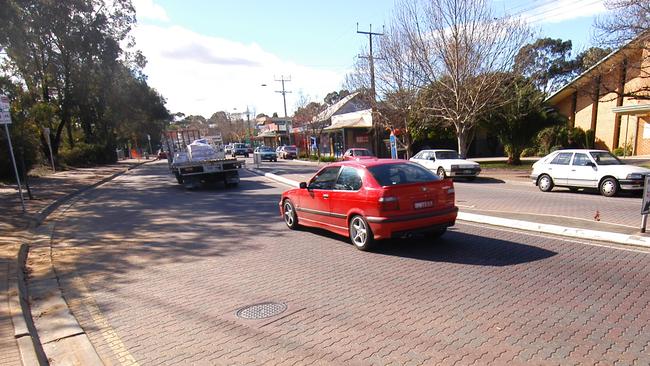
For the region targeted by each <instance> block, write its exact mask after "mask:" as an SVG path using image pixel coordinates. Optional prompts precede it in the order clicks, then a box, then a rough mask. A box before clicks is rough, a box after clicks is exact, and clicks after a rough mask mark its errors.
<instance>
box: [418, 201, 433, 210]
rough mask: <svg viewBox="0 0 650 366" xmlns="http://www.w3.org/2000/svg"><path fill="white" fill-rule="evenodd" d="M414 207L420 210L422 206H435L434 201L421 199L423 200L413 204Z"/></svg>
mask: <svg viewBox="0 0 650 366" xmlns="http://www.w3.org/2000/svg"><path fill="white" fill-rule="evenodd" d="M413 207H414V208H415V209H416V210H418V209H421V208H428V207H433V201H421V202H415V203H414V204H413Z"/></svg>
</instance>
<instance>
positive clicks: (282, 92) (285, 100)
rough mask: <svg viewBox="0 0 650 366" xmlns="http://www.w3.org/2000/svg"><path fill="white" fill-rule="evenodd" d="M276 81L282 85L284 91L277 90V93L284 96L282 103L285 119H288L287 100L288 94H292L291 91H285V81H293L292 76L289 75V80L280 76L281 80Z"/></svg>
mask: <svg viewBox="0 0 650 366" xmlns="http://www.w3.org/2000/svg"><path fill="white" fill-rule="evenodd" d="M275 81H279V82H281V83H282V90H276V91H275V92H276V93H280V94H282V101H283V102H284V117H285V118H286V117H287V98H286V94H287V93H291V91H289V90H284V82H285V81H291V75H289V78H288V79H285V78H284V75H280V79H275Z"/></svg>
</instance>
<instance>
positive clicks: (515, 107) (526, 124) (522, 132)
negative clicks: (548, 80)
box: [482, 74, 558, 165]
mask: <svg viewBox="0 0 650 366" xmlns="http://www.w3.org/2000/svg"><path fill="white" fill-rule="evenodd" d="M509 77H510V78H511V79H512V81H509V82H508V85H510V87H509V88H502V91H503V93H504V94H505V95H504V96H503V99H504V100H507V101H508V102H507V103H505V104H503V105H502V106H500V107H499V108H497V109H495V110H493V111H492V113H490V114H489V115H487V117H486V119H485V120H484V121H483V123H482V125H483V126H484V127H485V128H487V129H488V130H489V131H491V132H492V133H494V134H495V135H496V136H497V138H498V139H499V141H500V142H501V144H502V145H503V146H504V149H505V151H506V153H507V154H508V164H512V165H520V164H521V153H522V151H523V150H524V149H525V148H527V147H530V146H531V145H532V143H533V139H534V138H535V136H536V135H537V133H538V132H539V131H540V130H542V129H543V128H545V127H547V126H549V125H551V124H554V123H557V122H558V117H557V115H556V114H555V113H554V111H553V110H552V109H550V108H548V107H546V106H545V105H544V99H545V95H544V93H542V92H541V91H540V90H539V89H538V88H537V87H536V86H535V84H534V82H533V81H532V80H530V79H527V78H524V77H522V76H519V75H515V74H510V76H509Z"/></svg>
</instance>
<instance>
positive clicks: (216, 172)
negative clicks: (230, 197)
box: [169, 136, 244, 188]
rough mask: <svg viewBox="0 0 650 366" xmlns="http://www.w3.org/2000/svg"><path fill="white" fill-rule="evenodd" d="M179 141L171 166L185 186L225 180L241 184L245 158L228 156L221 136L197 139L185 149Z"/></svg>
mask: <svg viewBox="0 0 650 366" xmlns="http://www.w3.org/2000/svg"><path fill="white" fill-rule="evenodd" d="M175 145H176V146H173V147H176V151H174V152H173V158H172V159H171V161H170V162H169V170H170V171H171V172H172V174H174V176H175V177H176V180H177V181H178V183H179V184H182V185H184V186H185V188H198V187H199V186H201V184H203V183H210V182H223V183H224V184H225V185H226V187H233V186H236V185H238V184H239V169H240V168H241V167H242V165H243V164H244V161H241V160H237V159H236V158H226V156H225V154H224V150H223V144H222V143H221V138H220V136H218V137H216V138H203V139H197V140H195V141H193V142H192V143H190V144H187V145H186V146H185V148H183V149H181V148H179V147H177V145H179V144H175Z"/></svg>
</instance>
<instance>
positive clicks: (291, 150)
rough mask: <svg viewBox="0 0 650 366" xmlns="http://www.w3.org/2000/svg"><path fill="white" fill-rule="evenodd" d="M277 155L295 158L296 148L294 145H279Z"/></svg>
mask: <svg viewBox="0 0 650 366" xmlns="http://www.w3.org/2000/svg"><path fill="white" fill-rule="evenodd" d="M278 157H280V158H282V159H296V158H297V157H298V148H297V147H296V145H286V146H281V147H280V151H279V152H278Z"/></svg>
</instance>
